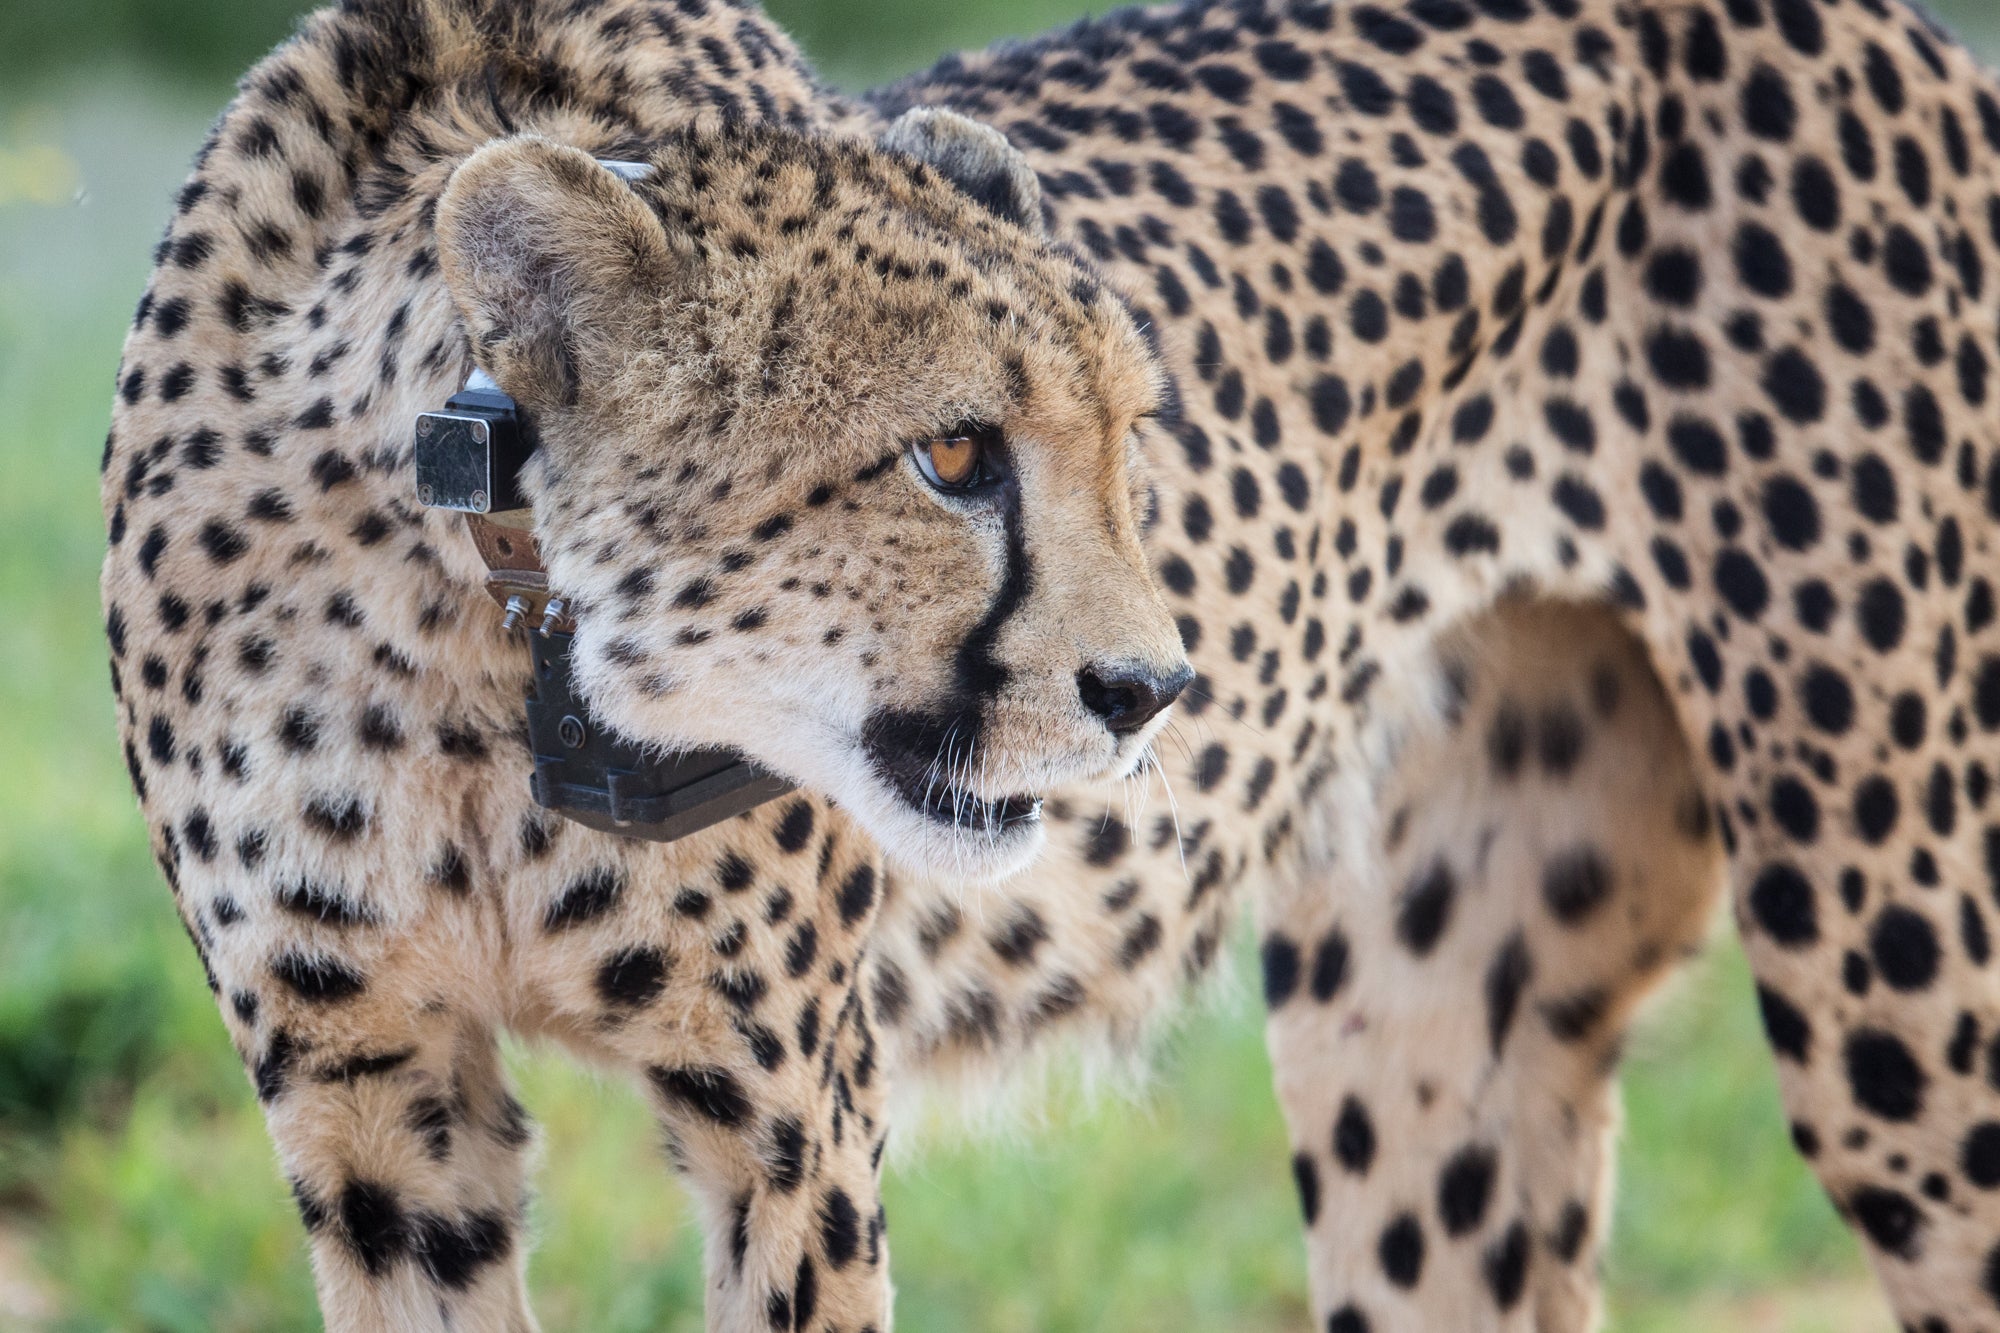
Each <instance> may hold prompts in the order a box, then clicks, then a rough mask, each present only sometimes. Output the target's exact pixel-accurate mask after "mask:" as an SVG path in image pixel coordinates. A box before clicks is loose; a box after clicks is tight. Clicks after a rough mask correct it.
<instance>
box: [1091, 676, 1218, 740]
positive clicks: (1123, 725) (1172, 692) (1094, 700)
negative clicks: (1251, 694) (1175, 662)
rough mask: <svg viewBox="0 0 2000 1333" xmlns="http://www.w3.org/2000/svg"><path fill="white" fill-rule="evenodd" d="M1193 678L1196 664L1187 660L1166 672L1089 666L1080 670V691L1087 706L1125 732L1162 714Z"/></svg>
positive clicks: (1112, 726)
mask: <svg viewBox="0 0 2000 1333" xmlns="http://www.w3.org/2000/svg"><path fill="white" fill-rule="evenodd" d="M1193 679H1194V668H1193V667H1191V666H1189V665H1188V664H1187V663H1185V662H1183V663H1181V664H1180V665H1179V666H1177V667H1175V668H1174V669H1173V670H1172V671H1170V672H1168V673H1167V674H1165V675H1161V674H1159V673H1158V672H1156V671H1149V670H1147V669H1146V668H1145V667H1136V666H1117V667H1109V666H1107V667H1102V668H1099V667H1085V668H1084V669H1083V670H1081V671H1079V672H1077V673H1076V692H1077V693H1078V694H1079V695H1081V696H1082V697H1083V706H1084V707H1085V708H1088V709H1089V710H1090V711H1091V712H1093V713H1095V714H1097V715H1098V716H1099V717H1101V718H1103V719H1104V725H1105V726H1107V727H1109V728H1111V730H1113V731H1115V732H1117V733H1119V734H1120V735H1123V734H1124V733H1126V732H1128V731H1137V730H1138V729H1139V728H1141V727H1143V726H1145V725H1146V724H1147V723H1148V722H1151V721H1152V720H1153V719H1154V718H1156V717H1158V716H1159V715H1160V710H1161V709H1163V708H1165V707H1166V706H1167V705H1168V704H1170V703H1172V702H1173V701H1174V700H1176V699H1178V698H1180V697H1181V691H1182V690H1184V689H1186V688H1187V687H1188V682H1189V681H1191V680H1193Z"/></svg>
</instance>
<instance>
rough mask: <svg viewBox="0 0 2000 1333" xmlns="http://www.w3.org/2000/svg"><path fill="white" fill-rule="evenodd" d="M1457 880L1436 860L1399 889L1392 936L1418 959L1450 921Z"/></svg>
mask: <svg viewBox="0 0 2000 1333" xmlns="http://www.w3.org/2000/svg"><path fill="white" fill-rule="evenodd" d="M1457 892H1458V882H1457V879H1456V877H1455V876H1454V875H1453V874H1452V871H1451V867H1450V866H1449V865H1447V864H1445V862H1444V861H1443V860H1442V859H1440V860H1437V861H1434V862H1432V863H1431V866H1430V869H1429V870H1427V871H1425V872H1424V874H1423V875H1422V876H1420V877H1419V878H1417V879H1415V880H1413V881H1411V883H1410V885H1409V886H1408V887H1407V888H1405V889H1404V890H1403V901H1402V904H1401V905H1400V907H1399V908H1398V909H1397V913H1396V935H1397V938H1399V939H1401V940H1402V941H1403V944H1404V946H1405V947H1406V948H1408V949H1409V950H1410V952H1411V953H1414V954H1416V955H1417V956H1418V957H1419V958H1421V957H1423V956H1424V955H1425V954H1428V953H1429V952H1430V951H1431V950H1432V949H1433V948H1435V947H1436V946H1437V942H1438V938H1439V937H1440V936H1441V935H1443V934H1444V929H1445V926H1446V925H1447V924H1449V922H1450V920H1451V908H1452V901H1453V899H1454V897H1455V896H1456V895H1457Z"/></svg>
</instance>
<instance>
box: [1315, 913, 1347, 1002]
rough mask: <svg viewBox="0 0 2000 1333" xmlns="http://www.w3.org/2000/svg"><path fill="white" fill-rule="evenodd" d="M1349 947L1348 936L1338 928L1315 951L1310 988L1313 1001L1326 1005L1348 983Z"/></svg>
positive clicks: (1329, 933)
mask: <svg viewBox="0 0 2000 1333" xmlns="http://www.w3.org/2000/svg"><path fill="white" fill-rule="evenodd" d="M1349 952H1350V950H1349V947H1348V943H1347V936H1346V935H1345V934H1344V933H1343V932H1342V931H1341V930H1340V929H1339V928H1338V927H1336V928H1334V929H1333V930H1329V931H1328V932H1327V933H1326V935H1325V937H1324V938H1322V939H1321V940H1320V942H1319V945H1318V947H1316V948H1315V949H1314V950H1313V964H1312V978H1311V981H1310V983H1309V984H1310V986H1311V989H1312V997H1313V999H1315V1000H1317V1001H1319V1002H1320V1003H1321V1004H1325V1003H1326V1002H1327V1001H1329V1000H1331V999H1332V998H1333V997H1334V996H1335V995H1337V994H1339V992H1340V988H1341V986H1342V985H1344V984H1345V983H1346V981H1347V966H1348V956H1349Z"/></svg>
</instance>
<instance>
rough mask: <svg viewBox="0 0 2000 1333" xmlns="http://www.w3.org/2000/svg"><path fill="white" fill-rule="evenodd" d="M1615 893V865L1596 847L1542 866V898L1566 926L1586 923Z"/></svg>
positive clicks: (1551, 911)
mask: <svg viewBox="0 0 2000 1333" xmlns="http://www.w3.org/2000/svg"><path fill="white" fill-rule="evenodd" d="M1610 896H1611V868H1610V867H1609V866H1607V865H1606V864H1605V863H1604V857H1603V855H1602V854H1601V853H1600V852H1599V851H1598V850H1597V849H1596V848H1595V847H1578V848H1575V849H1573V850H1571V851H1567V852H1564V853H1562V854H1560V855H1558V856H1553V857H1551V858H1549V861H1548V863H1547V864H1546V865H1545V866H1544V867H1543V868H1542V901H1543V902H1545V903H1547V904H1548V907H1549V911H1550V913H1551V914H1553V915H1554V917H1555V918H1556V920H1558V921H1560V922H1561V923H1562V924H1564V925H1566V926H1576V925H1580V924H1582V923H1583V922H1584V921H1585V920H1587V919H1588V918H1589V917H1590V915H1591V914H1592V913H1593V912H1595V911H1596V910H1597V909H1598V908H1599V907H1600V906H1602V905H1603V903H1604V900H1605V899H1606V898H1608V897H1610Z"/></svg>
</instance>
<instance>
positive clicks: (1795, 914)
mask: <svg viewBox="0 0 2000 1333" xmlns="http://www.w3.org/2000/svg"><path fill="white" fill-rule="evenodd" d="M1748 903H1749V907H1750V914H1751V915H1752V916H1753V917H1754V918H1755V919H1756V921H1757V924H1758V925H1760V926H1762V927H1763V929H1764V931H1765V933H1767V934H1768V935H1770V936H1771V938H1772V939H1774V940H1776V941H1777V942H1778V943H1779V944H1781V945H1784V946H1785V947H1787V948H1802V947H1804V946H1806V945H1810V944H1814V943H1816V942H1817V941H1818V940H1819V916H1818V911H1817V906H1816V900H1815V897H1814V894H1813V887H1812V884H1811V882H1810V881H1808V880H1807V879H1806V877H1805V876H1804V875H1802V874H1800V873H1799V871H1798V869H1797V868H1796V867H1794V866H1792V865H1790V864H1788V863H1786V862H1783V861H1774V862H1772V863H1771V864H1770V865H1767V866H1765V867H1764V869H1763V871H1762V873H1760V874H1759V875H1758V876H1757V879H1756V881H1755V882H1754V883H1753V884H1751V886H1750V893H1749V895H1748Z"/></svg>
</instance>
